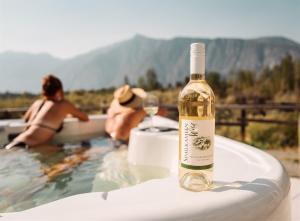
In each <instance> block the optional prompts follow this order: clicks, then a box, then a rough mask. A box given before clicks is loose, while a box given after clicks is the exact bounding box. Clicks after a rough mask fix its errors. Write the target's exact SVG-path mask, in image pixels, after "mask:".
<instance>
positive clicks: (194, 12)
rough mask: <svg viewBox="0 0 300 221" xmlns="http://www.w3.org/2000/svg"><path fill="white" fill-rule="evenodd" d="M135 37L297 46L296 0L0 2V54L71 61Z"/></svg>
mask: <svg viewBox="0 0 300 221" xmlns="http://www.w3.org/2000/svg"><path fill="white" fill-rule="evenodd" d="M135 34H142V35H146V36H148V37H154V38H167V39H168V38H173V37H177V36H185V37H208V38H217V37H228V38H229V37H234V38H256V37H262V36H283V37H287V38H290V39H292V40H294V41H297V42H299V43H300V0H106V1H105V0H0V53H1V52H4V51H20V52H30V53H49V54H51V55H53V56H55V57H59V58H70V57H73V56H75V55H78V54H82V53H85V52H88V51H90V50H93V49H96V48H99V47H103V46H107V45H109V44H113V43H115V42H118V41H122V40H125V39H129V38H131V37H133V36H134V35H135Z"/></svg>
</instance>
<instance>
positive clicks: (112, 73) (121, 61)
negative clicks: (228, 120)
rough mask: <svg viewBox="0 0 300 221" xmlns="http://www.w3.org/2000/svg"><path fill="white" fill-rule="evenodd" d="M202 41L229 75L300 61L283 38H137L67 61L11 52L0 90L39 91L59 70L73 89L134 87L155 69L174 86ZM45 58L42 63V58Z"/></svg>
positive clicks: (295, 47)
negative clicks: (193, 45) (191, 51)
mask: <svg viewBox="0 0 300 221" xmlns="http://www.w3.org/2000/svg"><path fill="white" fill-rule="evenodd" d="M199 41H200V42H204V43H205V44H206V50H207V53H206V54H207V57H206V58H207V61H206V64H207V71H217V72H220V73H221V74H223V75H226V74H228V73H229V72H230V71H234V70H239V69H248V70H254V71H257V72H259V71H261V70H262V69H263V68H264V67H268V66H270V67H271V66H274V65H275V64H277V63H278V62H279V61H280V60H281V59H282V58H283V57H284V56H285V55H286V54H287V53H289V54H291V55H292V56H293V57H294V58H300V45H299V44H298V43H296V42H293V41H291V40H289V39H286V38H282V37H266V38H257V39H250V40H243V39H224V38H217V39H202V38H174V39H170V40H161V39H153V38H148V37H145V36H141V35H136V36H135V37H133V38H131V39H129V40H127V41H123V42H120V43H117V44H114V45H111V46H109V47H105V48H100V49H96V50H94V51H92V52H89V53H86V54H82V55H80V56H76V57H74V58H72V59H68V60H63V61H60V60H58V59H55V58H53V57H51V56H49V55H29V54H27V55H26V54H22V56H17V55H18V54H16V56H17V57H19V59H16V60H14V59H7V58H6V57H7V53H6V54H0V75H1V76H3V77H1V78H2V79H3V81H1V82H0V87H1V91H3V90H8V89H10V90H13V89H15V88H16V87H12V86H11V84H12V82H16V83H15V84H19V87H17V88H19V90H20V91H22V90H30V91H36V90H39V85H36V82H39V81H40V76H41V75H43V74H44V73H46V72H53V73H56V74H57V75H58V76H59V77H61V78H62V80H63V82H64V84H65V88H67V89H97V88H102V87H109V86H116V85H119V84H121V83H123V81H124V76H125V75H127V76H128V77H129V80H130V82H131V83H136V80H137V79H138V77H139V76H141V75H143V74H144V73H145V72H146V70H147V69H149V68H154V69H155V71H156V72H157V74H158V78H159V81H160V82H162V83H163V84H167V83H172V84H174V83H175V82H176V81H181V80H183V79H184V78H185V76H187V75H188V72H189V45H190V43H192V42H199ZM11 56H12V55H11ZM35 56H36V57H35ZM39 56H41V57H42V58H40V59H41V60H38V57H39ZM47 57H48V58H49V60H48V59H47ZM24 73H26V74H25V75H26V78H27V80H26V83H23V81H25V80H22V81H21V80H20V76H24V79H26V78H25V75H24ZM37 78H38V79H37ZM22 79H23V78H22ZM30 82H31V83H30ZM33 82H34V83H33ZM20 83H21V84H20ZM29 85H30V87H28V86H29Z"/></svg>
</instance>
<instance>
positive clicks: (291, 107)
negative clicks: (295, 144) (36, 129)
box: [0, 103, 300, 148]
mask: <svg viewBox="0 0 300 221" xmlns="http://www.w3.org/2000/svg"><path fill="white" fill-rule="evenodd" d="M163 107H164V108H165V109H166V110H167V111H168V112H169V113H171V114H170V116H173V117H172V118H173V119H176V117H178V109H177V107H176V106H175V105H164V106H163ZM107 108H108V107H107V106H102V107H100V108H99V109H98V110H96V108H95V107H82V108H81V110H83V111H85V112H95V111H97V112H99V113H105V112H106V110H107ZM26 110H27V107H22V108H6V109H0V119H10V118H15V117H19V116H21V115H22V114H24V113H25V111H26ZM228 110H229V111H238V112H239V117H238V118H237V119H236V120H235V121H228V120H220V119H217V121H216V125H217V126H237V127H240V135H241V139H242V140H245V137H246V127H247V126H248V123H249V122H256V123H264V124H281V125H297V121H283V120H279V119H266V118H263V117H260V118H253V117H252V118H251V117H248V114H249V113H251V112H253V111H261V112H266V111H272V110H276V111H282V112H297V113H298V141H299V148H300V104H276V103H273V104H218V105H216V111H217V112H220V111H228Z"/></svg>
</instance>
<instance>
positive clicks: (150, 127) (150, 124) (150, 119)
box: [150, 114, 154, 132]
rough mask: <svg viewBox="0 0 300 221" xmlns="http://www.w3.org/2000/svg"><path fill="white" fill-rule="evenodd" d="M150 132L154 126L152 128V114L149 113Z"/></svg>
mask: <svg viewBox="0 0 300 221" xmlns="http://www.w3.org/2000/svg"><path fill="white" fill-rule="evenodd" d="M150 121H151V122H150V132H153V130H154V128H153V115H152V114H150Z"/></svg>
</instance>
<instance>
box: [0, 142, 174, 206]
mask: <svg viewBox="0 0 300 221" xmlns="http://www.w3.org/2000/svg"><path fill="white" fill-rule="evenodd" d="M48 149H50V151H49V150H43V151H37V150H25V149H15V150H13V151H5V150H0V212H15V211H21V210H25V209H29V208H32V207H36V206H38V205H42V204H45V203H48V202H52V201H54V200H58V199H61V198H65V197H68V196H71V195H75V194H79V193H87V192H92V191H110V190H114V189H119V188H123V187H127V186H131V185H135V184H138V183H141V182H144V181H146V180H149V179H153V178H163V177H166V176H168V175H169V171H167V170H166V169H163V168H154V167H146V166H133V165H130V164H128V163H127V148H124V147H123V148H114V147H112V143H111V140H110V139H107V138H105V139H104V138H99V139H94V140H91V141H90V142H89V143H85V144H78V145H74V144H72V145H68V144H65V145H64V147H63V148H62V149H58V150H57V151H53V150H52V149H51V147H50V148H48ZM53 149H54V148H53ZM70 156H71V157H70ZM66 157H69V160H67V161H66V160H64V159H65V158H66ZM67 159H68V158H67ZM69 161H70V162H69Z"/></svg>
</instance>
